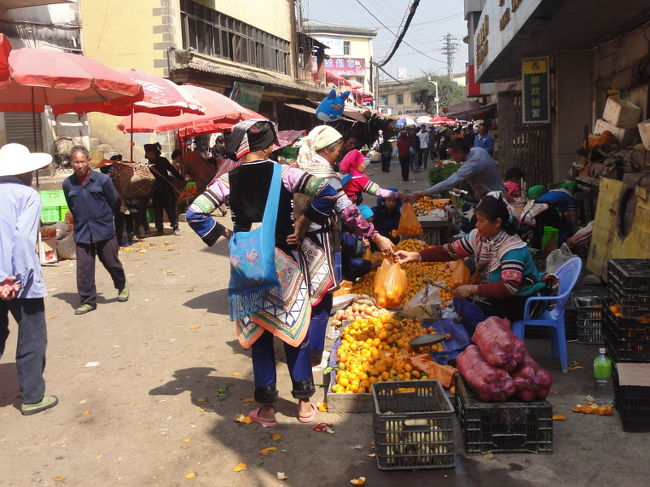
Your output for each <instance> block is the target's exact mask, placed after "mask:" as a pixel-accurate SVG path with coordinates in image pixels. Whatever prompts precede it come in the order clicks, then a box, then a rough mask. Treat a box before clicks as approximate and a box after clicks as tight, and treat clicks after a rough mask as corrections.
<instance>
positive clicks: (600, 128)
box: [594, 118, 637, 147]
mask: <svg viewBox="0 0 650 487" xmlns="http://www.w3.org/2000/svg"><path fill="white" fill-rule="evenodd" d="M605 130H609V131H610V132H611V133H612V134H614V137H616V140H618V142H619V143H620V144H621V145H622V146H623V147H627V146H630V145H634V141H635V139H636V132H637V131H636V130H635V129H626V128H620V127H617V126H616V125H613V124H611V123H609V122H606V121H605V120H603V119H602V118H599V119H598V120H597V121H596V125H594V134H596V135H600V134H602V133H603V132H604V131H605Z"/></svg>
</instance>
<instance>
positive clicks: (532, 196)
mask: <svg viewBox="0 0 650 487" xmlns="http://www.w3.org/2000/svg"><path fill="white" fill-rule="evenodd" d="M545 192H546V188H544V185H543V184H538V185H537V186H531V187H530V188H528V199H529V200H536V199H537V198H539V197H540V196H542V195H543V194H544V193H545Z"/></svg>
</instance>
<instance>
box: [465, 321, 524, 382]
mask: <svg viewBox="0 0 650 487" xmlns="http://www.w3.org/2000/svg"><path fill="white" fill-rule="evenodd" d="M472 341H473V342H474V343H476V344H477V345H478V348H479V349H480V350H481V354H482V355H483V357H485V361H486V362H487V363H488V364H490V365H492V366H494V367H499V368H503V369H505V370H507V371H508V372H512V371H513V370H516V369H517V368H519V367H520V366H521V365H522V364H523V363H524V357H525V356H526V354H527V353H528V351H527V349H526V344H525V343H524V342H522V341H521V340H520V339H519V338H518V337H517V336H516V335H515V334H514V333H512V330H511V329H510V322H509V321H508V320H506V319H501V318H497V317H496V316H490V317H489V318H488V319H487V320H485V321H482V322H481V323H479V324H478V325H477V326H476V330H475V331H474V335H472Z"/></svg>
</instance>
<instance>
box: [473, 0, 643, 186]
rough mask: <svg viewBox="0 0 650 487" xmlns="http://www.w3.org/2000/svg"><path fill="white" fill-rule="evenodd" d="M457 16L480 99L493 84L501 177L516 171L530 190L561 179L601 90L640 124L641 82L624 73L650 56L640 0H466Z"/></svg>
mask: <svg viewBox="0 0 650 487" xmlns="http://www.w3.org/2000/svg"><path fill="white" fill-rule="evenodd" d="M465 16H466V18H467V19H468V44H469V52H470V65H473V69H474V74H475V76H474V81H476V82H477V83H480V90H481V94H483V91H482V90H483V88H484V86H485V84H489V83H494V84H495V85H494V86H495V90H494V91H495V93H496V98H497V117H498V119H497V123H498V130H497V136H498V137H497V138H498V143H497V144H498V155H497V158H498V159H499V160H500V162H501V165H502V167H503V169H504V170H505V169H507V168H508V167H510V166H513V165H519V166H523V167H525V171H526V177H527V178H528V180H529V181H530V182H531V183H546V182H551V181H559V180H562V179H563V178H564V177H565V175H566V173H567V170H568V168H569V167H570V165H571V162H572V161H573V160H575V157H576V156H575V151H576V149H577V148H578V147H580V145H581V142H582V140H583V139H584V131H585V128H587V129H588V131H591V130H592V128H593V127H594V123H595V122H596V119H598V118H600V116H601V114H602V112H603V107H604V105H605V102H606V100H607V96H608V95H607V92H608V90H617V91H618V94H619V95H620V97H621V98H622V99H625V100H629V101H631V102H633V103H635V104H636V105H638V106H640V107H641V108H642V110H643V116H644V117H645V118H647V117H648V109H649V106H648V105H649V99H648V88H649V84H648V81H649V79H648V77H647V76H645V77H644V76H642V75H639V76H635V75H633V74H632V73H633V72H637V73H638V72H643V70H642V68H641V63H643V62H646V61H644V60H647V59H648V57H649V55H650V51H649V46H648V43H647V41H646V40H645V39H647V38H648V35H650V9H649V8H648V3H647V2H639V1H638V0H620V1H619V2H617V3H615V4H612V3H611V2H604V1H598V2H593V1H590V0H565V1H558V0H525V1H524V0H506V1H504V0H465ZM639 70H641V71H639ZM469 78H470V79H468V87H470V86H472V85H473V83H472V82H471V76H470V77H469ZM533 82H534V83H537V82H541V83H542V84H543V85H544V86H542V87H541V92H540V91H539V90H540V88H539V86H537V85H532V87H531V85H530V83H533ZM527 86H528V90H527V88H526V87H527ZM474 88H475V87H474ZM488 91H489V90H488Z"/></svg>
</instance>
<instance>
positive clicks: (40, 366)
mask: <svg viewBox="0 0 650 487" xmlns="http://www.w3.org/2000/svg"><path fill="white" fill-rule="evenodd" d="M51 160H52V157H51V156H50V155H49V154H30V153H29V150H28V149H27V147H25V146H23V145H20V144H7V145H5V146H4V147H2V148H1V149H0V357H2V354H3V353H4V349H5V343H6V341H7V337H8V336H9V313H11V314H12V316H13V317H14V319H15V320H16V322H17V323H18V340H17V343H16V368H17V369H18V383H19V384H20V394H21V397H22V405H21V407H20V410H21V413H22V414H23V415H25V416H27V415H31V414H36V413H40V412H41V411H45V410H46V409H49V408H52V407H54V406H56V405H57V403H58V402H59V400H58V399H57V397H56V396H46V395H45V380H44V379H43V370H44V369H45V350H46V348H47V327H46V325H45V304H44V300H43V298H44V297H45V296H46V294H47V292H46V290H45V284H44V283H43V276H42V274H41V265H40V263H39V262H38V257H37V256H36V235H37V232H38V224H39V219H40V213H41V201H40V198H39V197H38V193H37V192H36V191H35V190H33V189H32V188H30V186H31V184H32V171H34V170H37V169H40V168H41V167H43V166H46V165H47V164H49V163H50V161H51Z"/></svg>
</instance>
